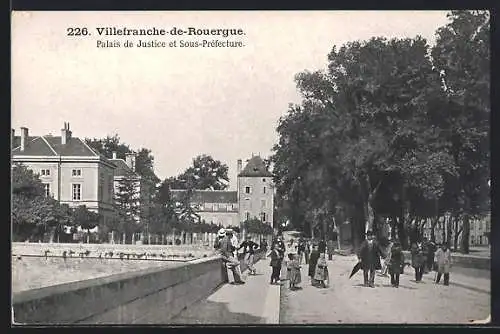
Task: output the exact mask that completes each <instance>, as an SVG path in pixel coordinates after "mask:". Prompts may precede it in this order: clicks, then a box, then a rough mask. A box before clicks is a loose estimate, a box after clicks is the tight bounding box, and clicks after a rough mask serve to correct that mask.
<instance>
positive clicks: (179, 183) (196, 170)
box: [168, 154, 229, 190]
mask: <svg viewBox="0 0 500 334" xmlns="http://www.w3.org/2000/svg"><path fill="white" fill-rule="evenodd" d="M227 172H228V167H227V165H226V164H223V163H221V162H220V161H219V160H215V159H214V158H212V157H211V156H210V155H206V154H202V155H199V156H197V157H195V158H194V159H193V165H192V166H191V167H189V168H187V169H186V170H185V171H184V172H183V173H182V174H180V175H179V176H177V177H176V178H171V179H169V181H168V182H169V184H170V186H171V188H172V189H188V187H191V188H193V189H199V190H206V189H211V190H225V189H226V188H227V187H228V185H229V177H228V175H227Z"/></svg>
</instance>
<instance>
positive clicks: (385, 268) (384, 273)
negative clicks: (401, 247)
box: [381, 239, 393, 277]
mask: <svg viewBox="0 0 500 334" xmlns="http://www.w3.org/2000/svg"><path fill="white" fill-rule="evenodd" d="M392 246H393V243H392V241H391V240H390V239H389V240H388V243H387V247H385V250H384V255H385V259H383V260H382V262H383V265H382V270H381V275H382V276H386V277H387V272H388V271H389V263H390V261H391V256H392V253H391V249H392Z"/></svg>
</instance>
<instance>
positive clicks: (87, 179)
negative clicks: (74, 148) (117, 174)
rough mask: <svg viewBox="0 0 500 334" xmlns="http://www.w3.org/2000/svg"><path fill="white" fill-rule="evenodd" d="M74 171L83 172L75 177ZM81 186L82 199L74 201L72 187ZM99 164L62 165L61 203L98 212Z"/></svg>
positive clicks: (66, 163)
mask: <svg viewBox="0 0 500 334" xmlns="http://www.w3.org/2000/svg"><path fill="white" fill-rule="evenodd" d="M74 169H77V170H78V169H79V170H81V175H80V176H73V175H72V171H73V170H74ZM73 184H81V199H80V200H74V199H73V197H72V195H73V192H72V185H73ZM98 186H99V163H98V162H63V163H62V164H61V198H60V201H61V203H66V204H68V205H69V206H71V207H77V206H80V205H86V206H87V208H89V209H93V210H96V211H97V210H98V208H99V198H98Z"/></svg>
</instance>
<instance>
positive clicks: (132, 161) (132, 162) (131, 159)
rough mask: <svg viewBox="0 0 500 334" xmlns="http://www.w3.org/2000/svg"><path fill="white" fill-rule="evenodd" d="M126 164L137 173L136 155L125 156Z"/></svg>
mask: <svg viewBox="0 0 500 334" xmlns="http://www.w3.org/2000/svg"><path fill="white" fill-rule="evenodd" d="M125 162H126V163H127V166H128V167H129V168H130V169H132V170H133V171H134V172H135V153H127V154H125Z"/></svg>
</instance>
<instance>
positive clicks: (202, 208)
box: [171, 189, 239, 227]
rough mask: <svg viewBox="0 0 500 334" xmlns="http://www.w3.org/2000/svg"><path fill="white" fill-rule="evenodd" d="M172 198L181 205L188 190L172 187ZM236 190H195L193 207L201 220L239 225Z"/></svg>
mask: <svg viewBox="0 0 500 334" xmlns="http://www.w3.org/2000/svg"><path fill="white" fill-rule="evenodd" d="M171 194H172V198H173V199H174V200H175V201H176V203H177V205H179V206H180V204H181V202H182V201H183V199H184V196H185V195H186V190H179V189H172V190H171ZM237 198H238V197H237V192H236V191H225V190H195V191H193V194H192V196H191V207H192V208H193V209H194V211H195V212H196V214H197V215H198V216H199V217H200V222H201V221H204V222H205V223H207V224H210V223H213V224H216V225H222V226H225V227H227V226H239V221H238V201H237Z"/></svg>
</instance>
